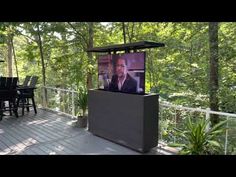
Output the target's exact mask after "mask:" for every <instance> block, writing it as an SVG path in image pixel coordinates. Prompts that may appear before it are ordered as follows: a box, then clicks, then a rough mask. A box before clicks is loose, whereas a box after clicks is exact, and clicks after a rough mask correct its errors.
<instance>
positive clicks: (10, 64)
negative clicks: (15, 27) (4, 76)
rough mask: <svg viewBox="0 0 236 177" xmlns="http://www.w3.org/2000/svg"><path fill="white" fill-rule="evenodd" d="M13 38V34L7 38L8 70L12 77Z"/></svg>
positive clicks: (9, 75)
mask: <svg viewBox="0 0 236 177" xmlns="http://www.w3.org/2000/svg"><path fill="white" fill-rule="evenodd" d="M11 40H12V35H8V40H7V53H8V55H7V59H8V60H7V72H8V77H12V76H13V74H12V45H11Z"/></svg>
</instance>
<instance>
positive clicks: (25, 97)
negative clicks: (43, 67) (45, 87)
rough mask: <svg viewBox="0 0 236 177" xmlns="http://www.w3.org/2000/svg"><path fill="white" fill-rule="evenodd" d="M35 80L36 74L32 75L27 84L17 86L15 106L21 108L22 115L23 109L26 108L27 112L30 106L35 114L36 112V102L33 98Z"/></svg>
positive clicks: (36, 78)
mask: <svg viewBox="0 0 236 177" xmlns="http://www.w3.org/2000/svg"><path fill="white" fill-rule="evenodd" d="M37 81H38V76H32V77H31V80H30V83H29V85H28V86H22V87H18V88H17V90H18V94H17V107H21V108H22V115H24V109H25V108H26V109H27V111H28V112H29V108H30V107H33V108H34V112H35V114H37V109H36V104H35V100H34V90H35V89H36V84H37ZM29 99H31V101H32V103H30V100H29Z"/></svg>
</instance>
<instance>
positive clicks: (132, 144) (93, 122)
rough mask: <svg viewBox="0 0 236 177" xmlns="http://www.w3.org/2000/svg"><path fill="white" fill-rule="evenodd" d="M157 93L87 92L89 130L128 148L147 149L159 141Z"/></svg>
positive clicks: (141, 150)
mask: <svg viewBox="0 0 236 177" xmlns="http://www.w3.org/2000/svg"><path fill="white" fill-rule="evenodd" d="M158 99H159V95H158V94H152V95H151V94H150V95H135V94H125V93H119V92H108V91H103V90H89V92H88V130H89V131H90V132H91V133H93V134H94V135H97V136H100V137H103V138H105V139H108V140H110V141H113V142H115V143H118V144H121V145H124V146H126V147H129V148H131V149H134V150H137V151H140V152H148V151H149V150H150V149H151V148H153V147H155V146H157V143H158V109H159V105H158Z"/></svg>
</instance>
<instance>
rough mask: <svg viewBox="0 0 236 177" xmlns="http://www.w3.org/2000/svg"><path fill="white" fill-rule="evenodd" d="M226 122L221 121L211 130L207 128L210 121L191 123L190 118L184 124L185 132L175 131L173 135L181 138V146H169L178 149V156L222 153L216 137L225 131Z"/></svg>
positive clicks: (174, 144) (175, 144) (202, 120)
mask: <svg viewBox="0 0 236 177" xmlns="http://www.w3.org/2000/svg"><path fill="white" fill-rule="evenodd" d="M226 122H227V120H225V121H221V122H219V123H218V124H216V125H214V126H213V127H211V128H207V126H208V125H209V123H210V120H206V119H200V120H197V121H196V122H193V121H192V120H191V118H190V117H188V118H187V120H186V122H185V130H180V129H175V133H176V134H177V136H179V138H182V141H183V143H182V144H177V143H173V144H169V146H171V147H179V148H180V151H179V154H180V155H213V154H220V153H221V152H222V146H221V144H220V143H219V139H218V137H219V136H220V135H222V133H223V132H224V131H225V129H226V128H225V124H226Z"/></svg>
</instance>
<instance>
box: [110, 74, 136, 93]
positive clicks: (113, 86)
mask: <svg viewBox="0 0 236 177" xmlns="http://www.w3.org/2000/svg"><path fill="white" fill-rule="evenodd" d="M109 90H110V91H120V92H125V93H137V81H136V80H135V79H134V78H132V77H131V76H130V75H129V74H127V76H126V80H125V82H124V84H123V85H122V87H121V90H119V89H118V76H117V75H113V76H112V79H111V83H110V85H109Z"/></svg>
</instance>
